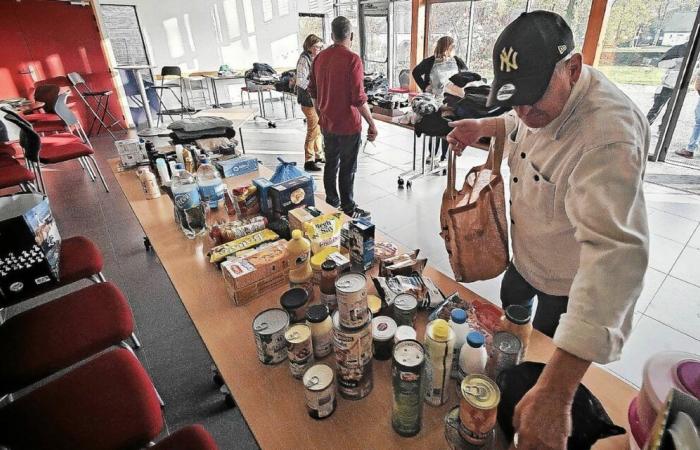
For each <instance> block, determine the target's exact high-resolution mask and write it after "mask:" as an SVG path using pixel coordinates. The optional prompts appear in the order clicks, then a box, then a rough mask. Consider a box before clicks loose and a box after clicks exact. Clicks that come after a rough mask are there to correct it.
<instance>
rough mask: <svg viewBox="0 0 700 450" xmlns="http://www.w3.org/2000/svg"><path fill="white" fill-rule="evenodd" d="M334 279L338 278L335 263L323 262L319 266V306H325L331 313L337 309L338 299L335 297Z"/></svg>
mask: <svg viewBox="0 0 700 450" xmlns="http://www.w3.org/2000/svg"><path fill="white" fill-rule="evenodd" d="M336 278H338V266H337V265H336V264H335V261H331V260H326V261H324V262H323V263H322V264H321V286H320V290H321V304H323V305H326V306H327V307H328V311H331V312H332V311H335V310H336V308H337V307H338V299H337V298H336V296H335V280H336Z"/></svg>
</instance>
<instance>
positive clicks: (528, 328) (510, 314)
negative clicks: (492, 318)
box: [501, 305, 532, 356]
mask: <svg viewBox="0 0 700 450" xmlns="http://www.w3.org/2000/svg"><path fill="white" fill-rule="evenodd" d="M531 319H532V313H531V312H530V309H529V308H526V307H525V306H522V305H510V306H509V307H507V308H506V310H505V312H504V314H503V316H501V330H502V331H507V332H509V333H512V334H514V335H516V336H517V337H518V339H520V342H521V343H522V345H523V347H522V353H521V354H522V355H523V356H525V350H527V344H528V343H529V341H530V333H532V320H531Z"/></svg>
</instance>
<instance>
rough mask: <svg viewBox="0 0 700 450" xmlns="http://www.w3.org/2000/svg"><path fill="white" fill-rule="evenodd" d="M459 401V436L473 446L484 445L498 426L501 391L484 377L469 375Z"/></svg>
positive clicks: (463, 382) (464, 382) (463, 385)
mask: <svg viewBox="0 0 700 450" xmlns="http://www.w3.org/2000/svg"><path fill="white" fill-rule="evenodd" d="M461 394H462V395H461V396H460V397H461V398H460V400H459V422H460V423H459V434H460V436H462V438H463V439H464V440H465V441H467V442H469V443H470V444H473V445H478V446H481V445H484V444H485V443H486V441H487V440H488V439H489V437H490V436H491V432H492V431H493V429H494V427H495V426H496V418H497V414H498V403H499V402H500V401H501V391H500V389H498V385H497V384H496V383H495V382H494V381H493V380H491V379H490V378H488V377H486V376H484V375H467V376H466V377H465V378H464V380H462V385H461Z"/></svg>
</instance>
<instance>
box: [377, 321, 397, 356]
mask: <svg viewBox="0 0 700 450" xmlns="http://www.w3.org/2000/svg"><path fill="white" fill-rule="evenodd" d="M394 333H396V322H394V319H392V318H391V317H387V316H377V317H375V318H374V319H372V345H373V346H374V348H373V351H374V358H375V359H379V360H381V361H386V360H387V359H390V358H391V351H392V350H393V348H394Z"/></svg>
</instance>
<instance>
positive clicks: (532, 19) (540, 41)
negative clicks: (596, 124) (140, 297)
mask: <svg viewBox="0 0 700 450" xmlns="http://www.w3.org/2000/svg"><path fill="white" fill-rule="evenodd" d="M573 51H574V35H573V33H572V32H571V28H569V25H567V23H566V21H565V20H564V19H563V18H562V17H561V16H560V15H559V14H556V13H553V12H550V11H532V12H529V13H522V14H521V15H520V16H519V17H518V18H517V19H515V20H514V21H513V22H511V23H510V24H509V25H508V26H507V27H506V28H505V29H504V30H503V32H502V33H501V35H500V36H498V40H496V44H495V45H494V47H493V72H494V79H493V83H492V84H491V93H490V95H489V99H488V102H487V106H489V107H491V106H506V107H509V106H517V105H532V104H534V103H537V101H538V100H539V99H540V98H542V96H543V95H544V93H545V91H546V90H547V87H548V86H549V80H550V79H551V78H552V73H554V67H555V66H556V65H557V63H558V62H559V61H561V60H562V59H564V58H565V57H567V56H568V55H569V54H571V53H572V52H573Z"/></svg>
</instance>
